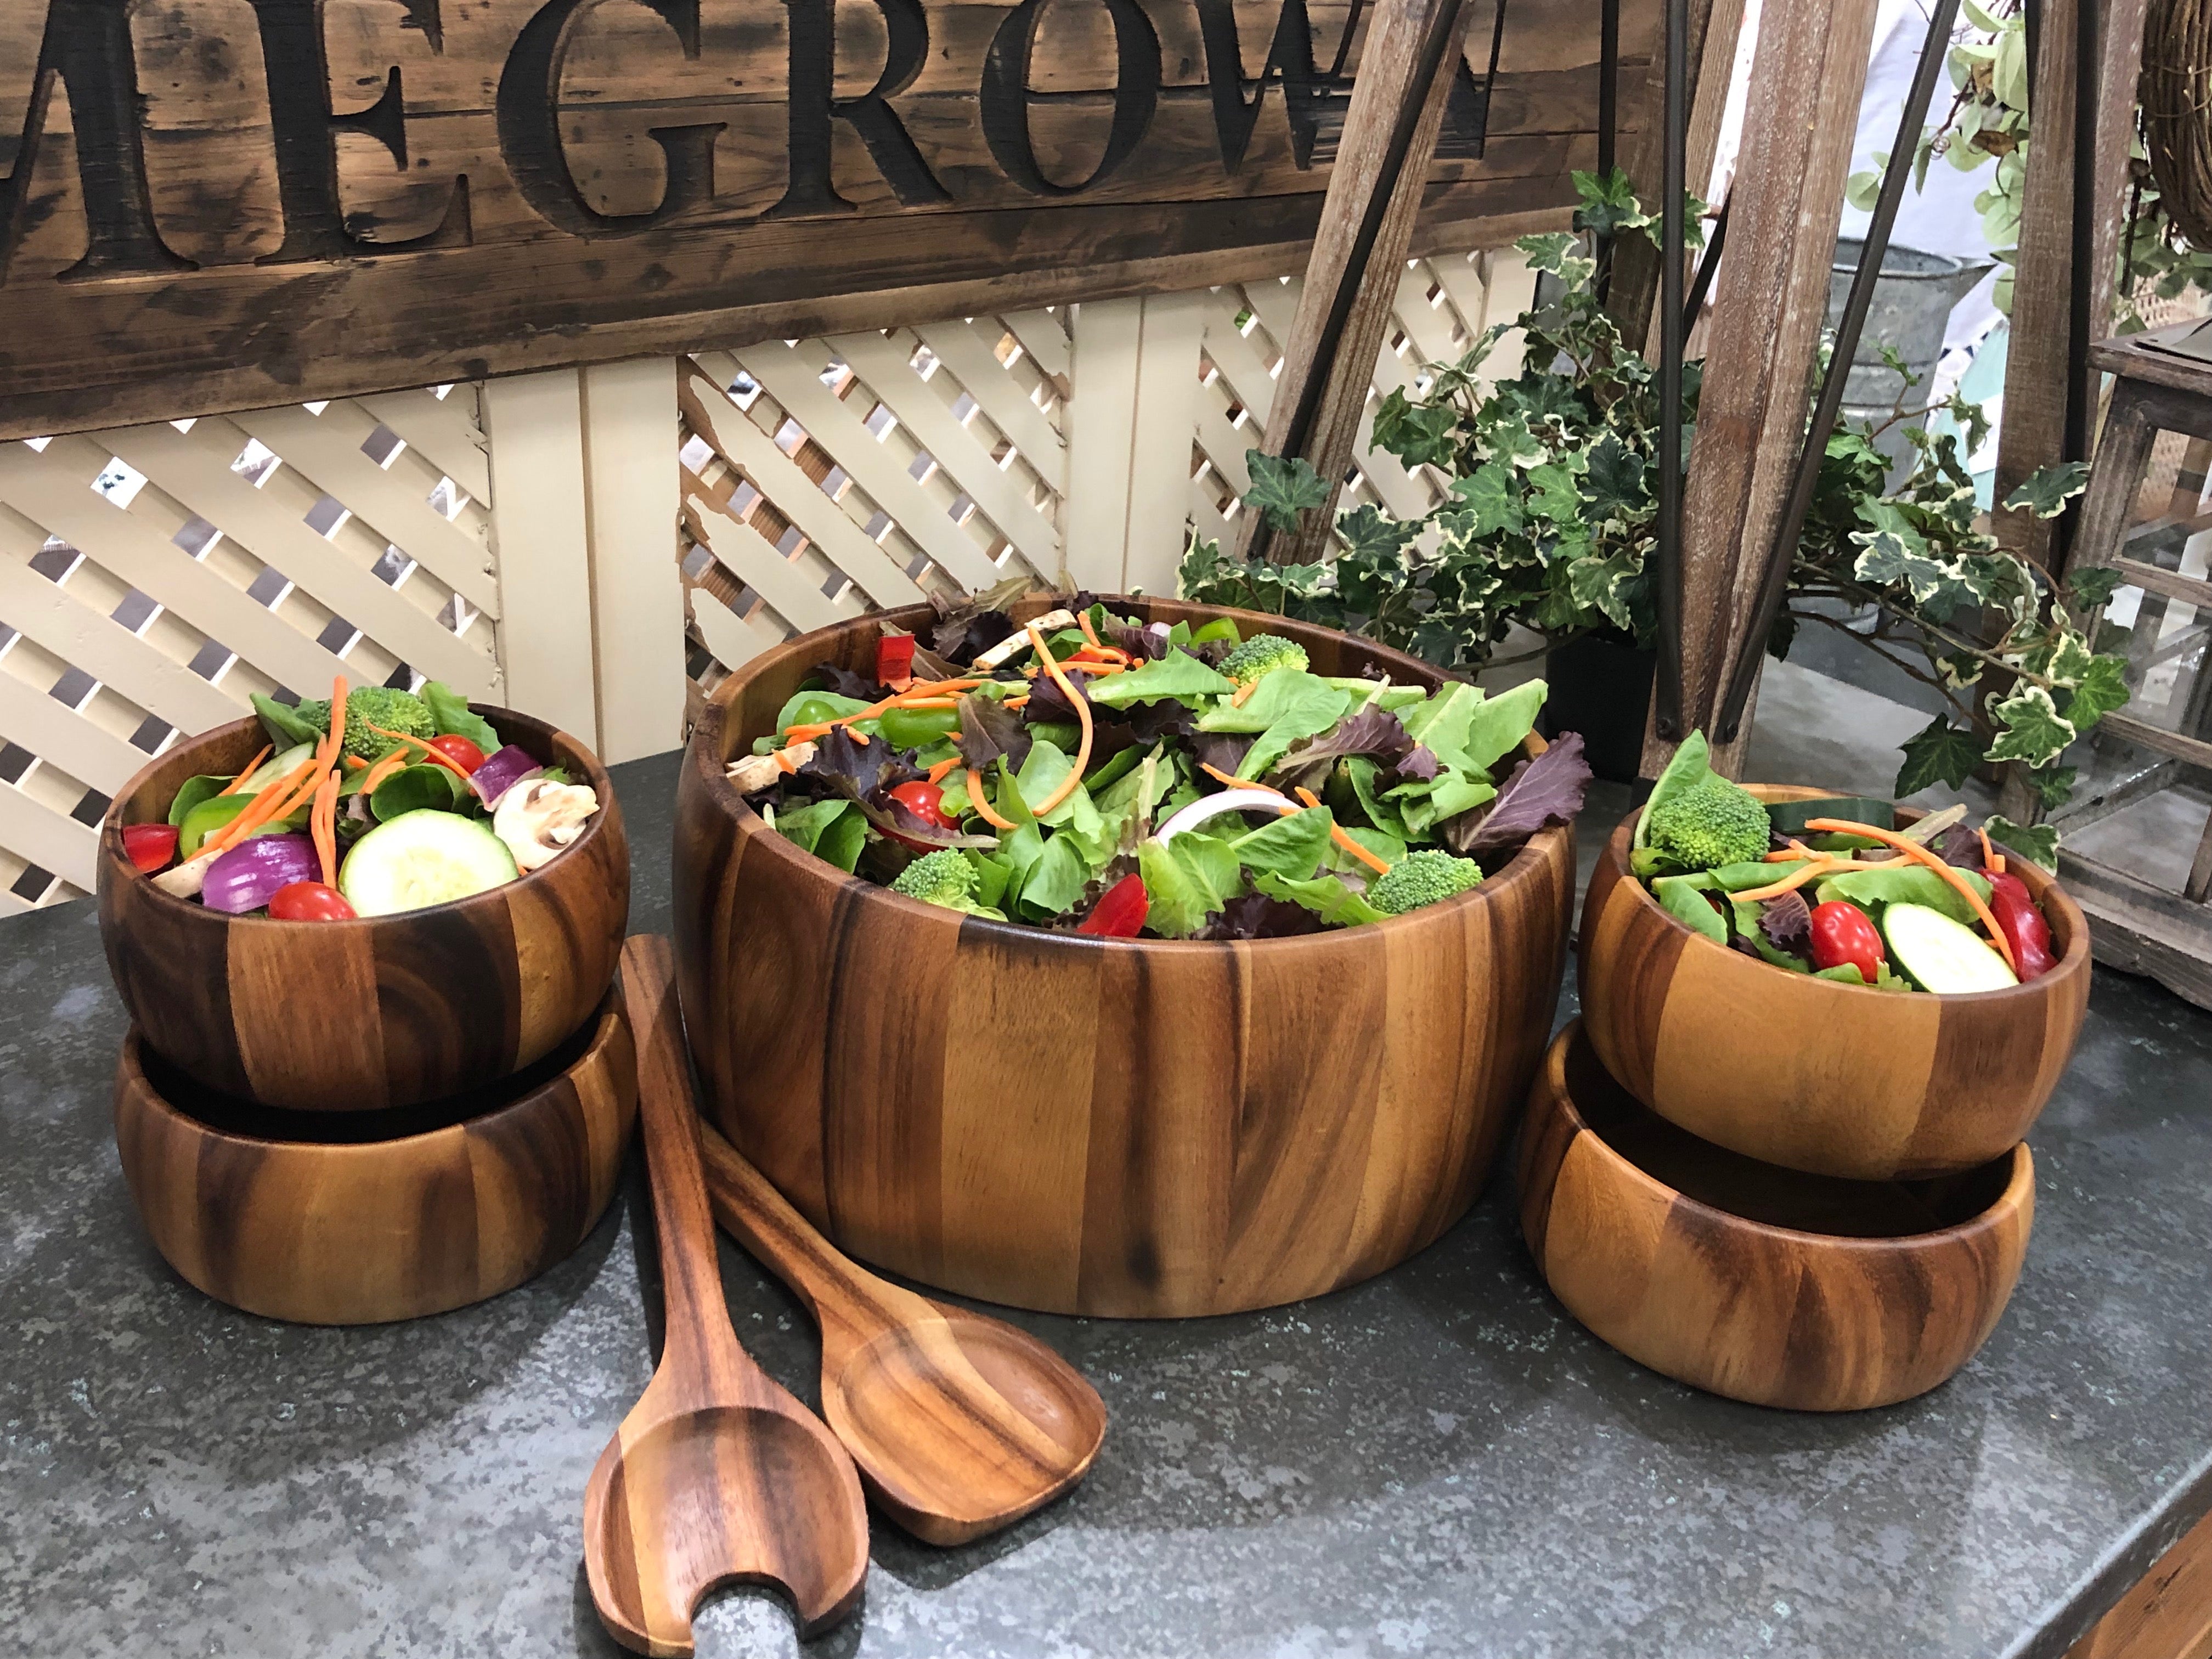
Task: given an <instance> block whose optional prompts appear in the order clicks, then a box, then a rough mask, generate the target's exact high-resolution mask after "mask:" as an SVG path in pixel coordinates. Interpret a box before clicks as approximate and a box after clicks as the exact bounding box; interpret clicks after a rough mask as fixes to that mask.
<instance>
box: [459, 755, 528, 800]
mask: <svg viewBox="0 0 2212 1659" xmlns="http://www.w3.org/2000/svg"><path fill="white" fill-rule="evenodd" d="M543 771H544V766H543V765H541V764H539V763H538V757H536V756H535V755H533V754H532V753H531V752H530V751H529V750H527V749H520V748H517V747H516V746H515V745H514V744H511V743H510V744H507V747H506V748H504V749H501V750H498V751H497V752H496V753H495V754H493V755H492V756H491V757H489V759H487V760H486V761H485V762H484V763H483V765H482V766H479V767H478V768H477V769H476V770H475V771H473V772H471V773H470V774H469V787H470V788H471V789H473V790H475V791H476V792H477V799H479V800H481V801H482V802H483V804H484V805H486V806H487V807H491V806H496V805H499V798H500V797H501V795H503V794H505V793H507V791H508V790H510V789H512V788H513V787H514V786H515V785H516V784H518V783H520V782H521V781H523V779H525V778H534V777H536V776H537V775H538V774H539V773H540V772H543Z"/></svg>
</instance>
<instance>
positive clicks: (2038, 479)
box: [2004, 461, 2089, 519]
mask: <svg viewBox="0 0 2212 1659" xmlns="http://www.w3.org/2000/svg"><path fill="white" fill-rule="evenodd" d="M2088 486H2089V464H2088V463H2087V461H2062V462H2060V463H2059V464H2058V465H2056V466H2045V467H2039V468H2037V469H2036V470H2035V471H2033V473H2031V474H2029V475H2028V479H2027V483H2023V484H2022V485H2021V487H2020V488H2019V489H2015V490H2014V491H2013V492H2012V494H2011V495H2008V496H2006V497H2005V498H2004V504H2005V506H2006V507H2009V508H2010V509H2012V510H2013V511H2014V512H2015V513H2034V514H2035V516H2036V517H2037V518H2039V519H2055V518H2057V516H2058V515H2059V513H2061V512H2063V510H2064V509H2065V506H2066V503H2067V502H2069V501H2072V500H2073V499H2074V498H2075V496H2076V495H2080V494H2081V492H2082V491H2083V490H2084V489H2087V488H2088Z"/></svg>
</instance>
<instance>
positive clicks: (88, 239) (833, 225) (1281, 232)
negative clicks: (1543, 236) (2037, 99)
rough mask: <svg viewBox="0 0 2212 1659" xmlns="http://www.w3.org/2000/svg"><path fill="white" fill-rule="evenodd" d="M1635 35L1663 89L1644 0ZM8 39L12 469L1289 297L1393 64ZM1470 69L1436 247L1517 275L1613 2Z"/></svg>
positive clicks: (1574, 160)
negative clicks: (155, 445)
mask: <svg viewBox="0 0 2212 1659" xmlns="http://www.w3.org/2000/svg"><path fill="white" fill-rule="evenodd" d="M1623 10H1624V17H1623V21H1622V33H1621V38H1622V42H1623V70H1624V72H1626V73H1630V74H1636V73H1640V71H1641V69H1642V65H1643V57H1642V55H1641V54H1642V53H1643V52H1645V51H1647V50H1648V46H1647V45H1646V43H1647V42H1648V40H1649V39H1650V32H1651V20H1652V19H1653V18H1655V17H1656V12H1657V6H1656V0H1626V5H1625V6H1624V8H1623ZM17 14H21V15H17ZM0 28H4V29H5V31H6V33H5V34H4V35H0V42H4V44H5V45H6V46H10V47H13V48H15V53H14V55H12V56H10V57H9V58H6V59H5V60H4V61H0V132H4V133H5V134H6V135H7V136H6V137H5V138H0V146H5V148H0V166H3V167H7V168H8V169H9V171H8V172H7V173H6V174H5V175H0V204H4V206H5V208H6V209H7V211H5V212H0V285H4V286H5V287H7V289H9V314H10V320H11V322H13V323H15V324H16V325H17V330H16V331H15V334H14V335H13V336H12V337H11V345H12V346H14V347H16V348H17V349H15V350H13V351H11V362H10V365H9V367H10V374H9V380H8V382H7V384H6V385H5V386H0V437H18V436H24V435H33V434H37V433H44V432H52V431H57V430H67V429H70V428H76V427H83V426H87V425H90V424H94V423H103V424H108V423H114V422H118V421H121V420H125V419H149V418H168V417H173V416H179V415H184V414H198V413H205V412H210V411H213V410H220V409H237V408H248V407H257V406H261V405H266V404H275V403H279V402H283V401H287V400H290V401H295V402H296V401H299V400H301V399H304V398H326V397H330V396H333V395H337V394H339V393H341V392H343V393H354V392H374V391H378V390H382V389H386V388H388V387H392V386H416V385H420V384H422V383H424V382H425V381H435V380H462V379H474V378H481V377H482V376H483V375H485V374H494V373H511V372H516V371H520V370H525V369H531V368H550V367H555V366H559V365H564V364H571V363H577V362H593V361H609V360H612V359H615V358H620V357H627V356H641V355H648V354H665V353H668V352H672V351H675V350H678V349H684V348H686V347H689V346H694V345H696V344H697V343H698V342H699V341H700V340H702V338H712V339H714V340H717V341H718V342H719V343H723V344H738V343H749V342H750V341H754V340H760V339H768V338H777V337H783V338H788V337H796V336H803V335H811V334H817V333H823V332H829V331H832V330H833V329H838V328H859V327H873V326H881V325H886V324H890V323H895V322H901V321H912V320H914V319H915V317H917V316H945V315H959V314H974V313H976V312H978V311H989V310H999V309H1005V308H1007V307H1016V306H1019V305H1038V304H1045V303H1056V302H1060V301H1067V300H1071V299H1074V298H1079V297H1103V296H1104V295H1109V294H1115V293H1131V292H1136V291H1141V290H1143V289H1146V288H1160V287H1189V286H1202V285H1206V284H1208V283H1218V282H1221V281H1225V280H1235V279H1237V278H1239V277H1242V276H1261V275H1269V276H1273V275H1279V274H1280V273H1281V272H1282V271H1283V270H1288V269H1291V268H1292V266H1293V265H1294V264H1295V263H1296V261H1297V258H1299V257H1301V255H1302V252H1303V246H1304V243H1305V242H1306V240H1308V239H1309V238H1310V237H1311V235H1312V234H1313V231H1314V228H1315V225H1316V222H1317V220H1318V217H1319V213H1320V207H1321V198H1322V191H1323V190H1324V188H1325V187H1326V185H1327V183H1328V174H1329V170H1330V165H1331V162H1332V160H1333V156H1334V149H1335V145H1336V143H1337V141H1338V137H1339V135H1340V131H1341V128H1342V125H1343V121H1344V117H1345V106H1346V100H1348V98H1349V96H1350V93H1351V88H1352V85H1353V83H1354V79H1355V77H1356V74H1357V70H1358V62H1359V58H1360V53H1361V51H1362V49H1363V44H1364V34H1365V33H1366V30H1365V27H1364V21H1363V19H1362V16H1361V12H1360V10H1359V9H1358V8H1357V7H1355V6H1354V5H1352V4H1350V3H1347V0H1160V3H1152V4H1147V5H1139V4H1137V3H1134V0H1107V3H1104V4H1101V5H1095V6H1091V5H1086V6H1048V5H1045V4H1043V3H1042V0H1031V3H1028V4H1024V5H1016V6H1010V5H1007V4H1006V3H1004V0H873V3H869V0H861V3H856V4H845V5H837V4H833V3H830V0H793V3H791V4H788V5H782V4H775V3H770V0H679V3H673V4H665V5H664V4H656V5H652V6H635V5H599V4H597V3H591V0H475V3H471V4H469V5H465V6H462V5H453V4H447V5H444V6H442V7H441V6H438V5H435V4H426V3H424V0H324V3H319V4H317V5H313V6H308V5H289V4H287V5H281V6H280V5H274V4H266V3H252V4H249V3H248V0H225V3H222V4H219V5H218V4H212V3H200V4H193V5H185V4H181V3H178V0H163V3H162V4H161V5H159V6H150V5H149V6H142V7H140V8H137V11H136V13H133V12H132V11H131V9H129V8H119V7H108V6H85V5H81V4H76V3H73V0H70V3H54V0H46V3H45V4H29V5H18V6H15V7H13V8H11V9H9V19H8V21H6V22H5V23H4V24H0ZM1484 45H1485V60H1484V63H1483V64H1481V65H1480V70H1478V69H1477V68H1476V67H1474V66H1470V65H1467V64H1460V65H1458V66H1456V75H1455V83H1454V87H1453V96H1452V100H1451V104H1450V106H1449V109H1448V110H1447V112H1446V116H1445V118H1446V136H1447V140H1448V143H1449V155H1448V156H1447V159H1445V160H1443V161H1440V162H1439V163H1438V164H1437V167H1435V168H1434V169H1433V170H1432V171H1431V173H1429V175H1428V178H1429V188H1428V192H1427V198H1428V199H1427V201H1426V203H1425V217H1426V218H1427V219H1428V220H1429V221H1430V222H1431V223H1434V224H1453V225H1456V226H1459V227H1461V228H1462V234H1467V232H1466V228H1468V227H1471V226H1474V225H1477V224H1480V223H1482V222H1486V221H1497V222H1498V226H1499V228H1498V232H1497V234H1495V235H1494V236H1492V237H1489V238H1483V237H1482V236H1481V235H1480V233H1475V234H1474V235H1475V240H1493V241H1498V242H1502V241H1504V240H1510V237H1511V236H1512V235H1514V234H1518V231H1519V229H1520V228H1522V226H1520V225H1519V224H1518V223H1517V222H1516V221H1518V220H1519V219H1521V218H1522V216H1527V215H1528V214H1531V213H1536V212H1550V213H1553V214H1554V215H1557V214H1559V212H1560V210H1564V209H1565V208H1567V207H1569V206H1571V204H1572V202H1573V200H1574V192H1573V189H1572V186H1571V182H1570V180H1569V178H1568V173H1569V171H1570V170H1571V168H1574V167H1589V165H1590V164H1591V162H1592V160H1593V157H1594V155H1595V147H1596V125H1595V124H1596V110H1597V86H1598V78H1599V77H1598V62H1599V51H1598V18H1597V8H1596V7H1595V6H1592V5H1587V4H1565V3H1559V0H1523V3H1518V4H1516V5H1515V6H1514V7H1513V8H1512V9H1511V10H1510V13H1509V14H1508V16H1507V19H1506V30H1505V40H1504V51H1503V52H1502V53H1501V55H1500V60H1499V64H1498V75H1497V76H1496V77H1495V80H1494V82H1492V77H1490V76H1489V75H1488V74H1487V70H1488V61H1487V41H1485V43H1484ZM11 111H12V112H14V118H13V119H8V118H6V117H7V116H8V114H9V112H11ZM1470 245H1471V243H1470V242H1469V241H1467V240H1462V241H1461V242H1459V244H1458V246H1462V247H1465V246H1470ZM1255 255H1257V256H1258V259H1259V263H1258V264H1254V263H1253V261H1254V258H1255Z"/></svg>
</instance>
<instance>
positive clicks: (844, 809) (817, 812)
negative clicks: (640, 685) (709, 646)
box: [379, 792, 868, 871]
mask: <svg viewBox="0 0 2212 1659" xmlns="http://www.w3.org/2000/svg"><path fill="white" fill-rule="evenodd" d="M379 793H381V792H379ZM848 820H849V821H850V822H851V823H855V824H857V825H859V826H860V839H861V840H866V836H867V828H868V820H867V817H866V814H864V813H863V812H862V811H860V807H859V806H857V805H854V803H853V802H851V801H849V800H845V799H834V800H817V801H816V802H814V803H813V804H812V805H809V806H794V807H788V808H786V809H785V810H784V811H781V812H778V813H777V814H776V815H775V832H776V834H778V835H779V836H782V837H783V838H784V839H785V840H786V841H787V842H791V843H792V844H793V846H795V847H797V848H799V851H800V852H802V853H812V854H816V855H817V856H819V857H825V858H826V857H828V856H829V855H828V854H826V853H824V852H823V849H822V839H823V836H824V835H825V834H827V833H829V831H830V830H831V829H834V828H835V827H836V825H837V824H838V823H842V822H845V821H848ZM842 839H843V838H842V837H841V838H840V850H842ZM853 850H854V857H855V858H857V857H858V856H859V853H860V848H859V846H858V845H857V844H855V846H854V849H853ZM829 861H830V862H831V863H832V864H836V863H838V860H836V859H834V858H833V859H830V860H829ZM852 867H853V866H852V865H851V864H850V863H846V864H844V865H842V868H843V869H845V870H848V871H849V870H851V869H852Z"/></svg>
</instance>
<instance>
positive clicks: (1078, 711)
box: [1029, 623, 1091, 817]
mask: <svg viewBox="0 0 2212 1659" xmlns="http://www.w3.org/2000/svg"><path fill="white" fill-rule="evenodd" d="M1029 635H1030V644H1031V645H1033V646H1035V647H1036V653H1037V659H1038V660H1039V661H1040V662H1042V663H1043V664H1044V665H1045V668H1046V671H1048V672H1049V673H1050V674H1051V675H1052V678H1053V681H1054V684H1057V685H1058V686H1059V687H1060V695H1061V696H1064V697H1066V699H1067V700H1068V702H1072V703H1073V704H1074V705H1075V722H1076V724H1077V725H1078V726H1081V727H1082V728H1083V740H1082V742H1080V743H1079V744H1077V745H1076V747H1075V764H1074V765H1073V766H1071V767H1069V768H1068V769H1067V775H1066V777H1064V778H1062V779H1061V780H1060V787H1058V788H1056V789H1054V791H1053V792H1052V793H1050V794H1049V795H1047V796H1046V797H1045V798H1044V803H1043V805H1040V806H1036V807H1032V808H1031V809H1030V811H1031V812H1032V813H1033V814H1034V815H1035V816H1036V817H1043V816H1044V815H1045V814H1046V813H1048V812H1049V811H1052V809H1053V808H1054V807H1055V806H1057V805H1060V802H1062V801H1064V800H1066V799H1067V798H1068V797H1069V796H1070V795H1072V794H1073V793H1075V786H1076V785H1077V784H1079V783H1081V782H1082V781H1083V769H1084V768H1085V767H1086V766H1088V765H1090V764H1091V705H1090V704H1089V703H1088V702H1085V700H1084V697H1083V694H1082V693H1081V692H1080V691H1078V690H1076V689H1075V685H1074V683H1073V681H1071V680H1070V679H1069V678H1067V676H1066V674H1065V673H1063V672H1062V671H1060V665H1059V664H1058V663H1056V662H1054V660H1053V657H1052V653H1051V652H1049V651H1048V650H1046V649H1045V648H1044V635H1042V634H1040V633H1038V632H1037V629H1036V623H1030V626H1029Z"/></svg>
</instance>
